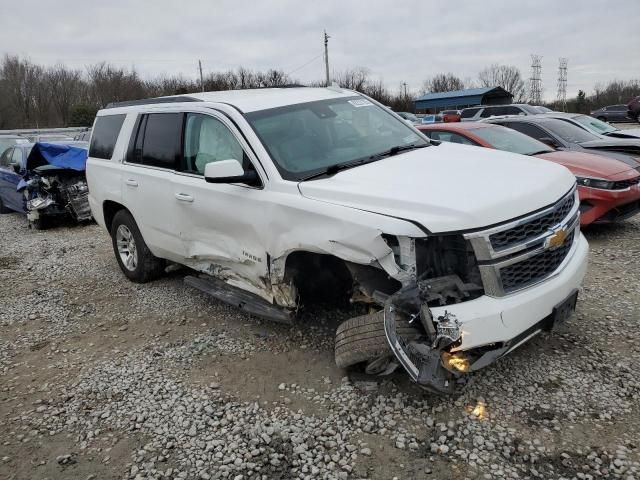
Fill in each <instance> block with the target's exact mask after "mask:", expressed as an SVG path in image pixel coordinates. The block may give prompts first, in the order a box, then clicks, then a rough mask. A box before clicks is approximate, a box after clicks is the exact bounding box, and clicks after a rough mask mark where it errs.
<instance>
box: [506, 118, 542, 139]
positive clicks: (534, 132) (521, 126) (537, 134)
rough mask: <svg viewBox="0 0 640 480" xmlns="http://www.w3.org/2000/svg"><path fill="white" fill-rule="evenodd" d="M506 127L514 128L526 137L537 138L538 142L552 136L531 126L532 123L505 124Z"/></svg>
mask: <svg viewBox="0 0 640 480" xmlns="http://www.w3.org/2000/svg"><path fill="white" fill-rule="evenodd" d="M503 125H504V126H505V127H509V128H512V129H514V130H517V131H518V132H521V133H524V134H525V135H528V136H530V137H531V138H535V139H536V140H540V139H541V138H545V137H547V138H548V137H549V136H550V135H549V134H548V133H547V132H545V131H544V130H542V129H541V128H539V127H536V126H535V125H531V124H530V123H524V122H511V123H503Z"/></svg>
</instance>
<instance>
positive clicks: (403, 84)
mask: <svg viewBox="0 0 640 480" xmlns="http://www.w3.org/2000/svg"><path fill="white" fill-rule="evenodd" d="M402 86H403V87H404V96H405V97H406V96H407V82H402Z"/></svg>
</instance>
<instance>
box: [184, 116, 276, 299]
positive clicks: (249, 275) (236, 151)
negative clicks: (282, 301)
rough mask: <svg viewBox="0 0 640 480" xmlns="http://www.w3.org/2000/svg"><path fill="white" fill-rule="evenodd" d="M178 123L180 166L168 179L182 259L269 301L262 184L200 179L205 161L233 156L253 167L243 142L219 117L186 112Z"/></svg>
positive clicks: (198, 268)
mask: <svg viewBox="0 0 640 480" xmlns="http://www.w3.org/2000/svg"><path fill="white" fill-rule="evenodd" d="M184 124H185V128H184V151H183V155H182V165H181V168H180V172H177V173H176V174H175V175H174V180H173V194H174V198H175V202H176V205H177V218H178V224H179V230H180V240H181V242H182V248H183V252H184V257H185V261H184V263H186V264H187V265H189V266H191V267H192V268H194V269H196V270H200V271H205V272H207V273H209V274H211V275H214V276H217V277H219V278H222V279H223V280H225V281H226V282H227V283H229V284H231V285H235V286H238V287H241V288H243V289H246V290H249V291H252V292H253V293H256V294H258V295H261V296H262V297H264V298H267V299H269V300H270V298H269V286H268V284H267V282H266V281H265V279H266V278H267V277H268V271H269V270H268V268H269V267H268V262H269V259H268V255H267V252H266V248H265V242H264V241H263V239H264V238H265V235H267V232H265V231H264V230H263V228H262V225H263V222H262V218H263V215H264V213H263V211H262V207H263V205H262V204H261V197H262V192H263V191H262V188H261V187H260V186H248V185H244V184H213V183H207V182H206V181H205V179H204V168H205V166H206V165H207V164H208V163H210V162H217V161H221V160H237V161H238V162H239V163H241V164H242V166H243V168H244V170H245V171H247V170H249V169H254V163H253V162H252V160H251V158H250V156H249V154H247V152H248V151H249V148H248V145H246V143H245V142H244V140H243V139H242V137H241V136H240V135H239V134H238V133H237V131H236V129H235V127H234V126H233V125H232V124H231V123H230V122H228V121H227V120H226V118H225V117H224V116H222V115H220V116H217V115H216V114H211V115H205V114H201V113H187V114H186V118H185V122H184Z"/></svg>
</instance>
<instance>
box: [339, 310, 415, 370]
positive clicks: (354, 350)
mask: <svg viewBox="0 0 640 480" xmlns="http://www.w3.org/2000/svg"><path fill="white" fill-rule="evenodd" d="M383 319H384V312H383V311H380V312H377V313H372V314H370V315H362V316H361V317H353V318H350V319H349V320H347V321H345V322H343V323H341V324H340V326H338V329H337V330H336V342H335V359H336V365H337V366H338V367H340V368H346V367H350V366H352V365H355V364H357V363H361V362H366V361H368V360H373V359H376V358H378V357H381V356H384V355H392V352H391V348H390V347H389V343H388V342H387V336H386V334H385V332H384V324H383V321H384V320H383ZM396 325H397V332H398V334H399V335H401V336H402V337H404V338H407V339H415V338H418V337H419V336H420V335H421V334H420V331H419V330H418V329H416V328H414V327H412V326H411V325H409V323H408V322H407V321H406V320H402V319H398V320H397V324H396Z"/></svg>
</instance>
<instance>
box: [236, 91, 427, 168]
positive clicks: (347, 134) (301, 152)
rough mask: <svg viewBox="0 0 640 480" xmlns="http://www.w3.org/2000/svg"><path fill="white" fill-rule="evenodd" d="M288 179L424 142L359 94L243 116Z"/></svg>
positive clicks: (401, 123) (412, 131) (408, 128)
mask: <svg viewBox="0 0 640 480" xmlns="http://www.w3.org/2000/svg"><path fill="white" fill-rule="evenodd" d="M245 117H246V118H247V120H248V121H249V123H250V124H251V126H252V127H253V129H254V130H255V132H256V133H257V134H258V137H260V140H261V141H262V143H263V144H264V146H265V147H266V149H267V150H268V151H269V154H270V155H271V158H272V159H273V160H274V162H275V164H276V167H277V168H278V170H279V171H280V174H281V175H282V177H283V178H284V179H286V180H302V179H305V178H307V177H309V176H311V175H314V174H315V173H318V172H322V171H324V170H326V169H327V168H328V167H332V166H336V165H341V164H346V163H351V162H354V161H356V160H360V159H366V158H368V157H370V156H374V155H377V154H380V153H382V152H386V151H388V150H390V149H392V148H394V147H405V146H408V145H428V141H427V140H425V139H424V137H423V136H421V135H420V134H418V133H417V132H416V131H415V130H414V129H413V128H412V127H410V126H409V125H408V124H407V123H406V122H403V121H401V120H399V119H398V118H397V117H395V116H394V115H392V114H391V113H389V112H387V111H386V110H385V109H383V108H380V107H378V106H377V105H375V104H374V103H372V102H371V101H369V100H367V99H366V98H362V97H345V98H340V99H335V100H322V101H318V102H308V103H302V104H298V105H290V106H286V107H280V108H273V109H269V110H260V111H258V112H253V113H248V114H246V115H245Z"/></svg>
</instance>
